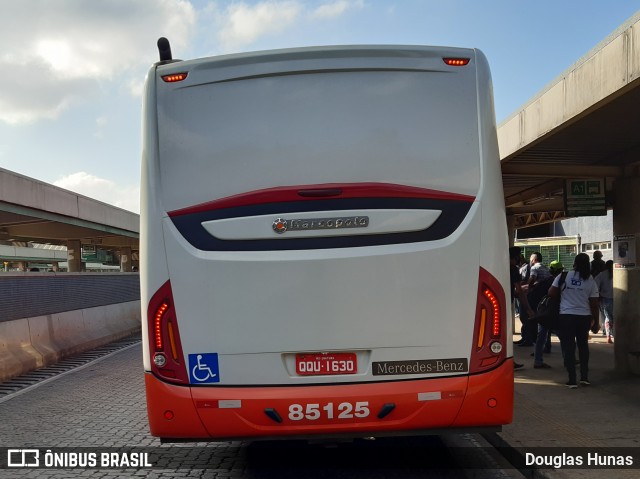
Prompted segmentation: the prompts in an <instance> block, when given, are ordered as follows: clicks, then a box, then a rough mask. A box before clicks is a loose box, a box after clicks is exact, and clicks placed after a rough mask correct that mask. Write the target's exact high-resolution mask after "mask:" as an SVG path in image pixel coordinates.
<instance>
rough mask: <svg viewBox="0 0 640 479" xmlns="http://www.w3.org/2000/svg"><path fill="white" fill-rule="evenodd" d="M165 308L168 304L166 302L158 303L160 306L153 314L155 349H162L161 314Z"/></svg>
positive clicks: (167, 307) (162, 314)
mask: <svg viewBox="0 0 640 479" xmlns="http://www.w3.org/2000/svg"><path fill="white" fill-rule="evenodd" d="M167 309H169V304H168V303H166V302H165V303H162V304H161V305H160V307H159V308H158V309H157V311H156V314H155V316H154V322H153V331H154V332H155V339H156V349H157V350H159V351H162V349H163V344H162V316H164V313H165V312H166V311H167Z"/></svg>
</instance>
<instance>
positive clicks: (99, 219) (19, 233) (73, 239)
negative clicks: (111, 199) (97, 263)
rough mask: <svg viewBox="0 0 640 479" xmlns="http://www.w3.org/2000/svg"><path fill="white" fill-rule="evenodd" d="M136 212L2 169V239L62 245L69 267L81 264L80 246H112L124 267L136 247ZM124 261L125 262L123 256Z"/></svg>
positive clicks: (128, 267)
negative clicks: (66, 252)
mask: <svg viewBox="0 0 640 479" xmlns="http://www.w3.org/2000/svg"><path fill="white" fill-rule="evenodd" d="M139 231H140V226H139V216H138V215H137V214H135V213H132V212H130V211H126V210H123V209H120V208H116V207H114V206H111V205H108V204H106V203H102V202H100V201H97V200H94V199H92V198H87V197H85V196H82V195H79V194H76V193H73V192H71V191H68V190H64V189H62V188H58V187H56V186H53V185H50V184H47V183H44V182H41V181H37V180H34V179H32V178H28V177H26V176H22V175H19V174H17V173H14V172H11V171H8V170H5V169H1V168H0V240H2V241H4V242H5V244H6V243H11V244H17V245H19V244H20V243H24V242H28V241H35V242H38V243H48V244H62V245H66V246H67V249H68V253H69V255H68V256H69V257H68V263H69V271H71V272H75V271H80V269H81V253H80V251H81V245H82V244H92V245H99V247H101V248H105V249H110V250H114V251H116V252H117V253H118V255H119V256H120V258H121V268H122V271H125V272H126V271H131V264H132V261H131V259H132V257H134V256H135V255H137V252H138V249H139V247H138V244H139V241H138V237H139ZM122 260H124V261H122Z"/></svg>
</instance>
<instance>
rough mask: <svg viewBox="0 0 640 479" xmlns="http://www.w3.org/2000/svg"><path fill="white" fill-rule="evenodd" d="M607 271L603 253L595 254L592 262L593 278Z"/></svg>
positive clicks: (597, 252) (597, 251) (595, 252)
mask: <svg viewBox="0 0 640 479" xmlns="http://www.w3.org/2000/svg"><path fill="white" fill-rule="evenodd" d="M604 269H605V262H604V261H603V260H602V251H600V250H596V251H594V252H593V261H592V262H591V276H593V277H594V278H595V277H596V276H598V275H599V274H600V273H601V272H602V271H604Z"/></svg>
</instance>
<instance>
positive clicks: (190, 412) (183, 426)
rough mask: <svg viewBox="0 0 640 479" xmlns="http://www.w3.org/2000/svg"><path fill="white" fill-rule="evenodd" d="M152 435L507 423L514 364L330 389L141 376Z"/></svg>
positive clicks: (324, 432)
mask: <svg viewBox="0 0 640 479" xmlns="http://www.w3.org/2000/svg"><path fill="white" fill-rule="evenodd" d="M145 384H146V390H147V410H148V414H149V425H150V429H151V434H153V435H154V436H157V437H162V438H167V439H186V438H189V439H223V440H227V439H234V438H264V437H301V436H302V437H308V436H336V437H337V436H345V435H346V436H353V437H358V436H366V435H376V434H377V433H379V434H380V435H383V434H390V433H402V432H403V431H406V432H407V433H408V434H409V433H411V431H417V430H421V431H422V430H442V429H449V428H455V429H467V428H468V429H470V430H471V429H474V428H477V427H483V426H485V427H495V426H501V425H503V424H508V423H510V422H511V420H512V414H513V361H512V360H511V359H509V360H507V361H506V362H505V363H504V364H502V365H501V366H500V367H499V368H496V369H494V370H492V371H489V372H487V373H483V374H479V375H474V376H460V377H449V378H435V379H419V380H414V381H397V382H382V383H370V384H349V385H344V384H340V385H329V386H317V385H314V386H296V387H290V386H278V387H219V386H217V387H183V386H176V385H172V384H167V383H164V382H162V381H160V380H158V379H157V378H156V377H155V376H153V375H152V374H151V373H147V374H145Z"/></svg>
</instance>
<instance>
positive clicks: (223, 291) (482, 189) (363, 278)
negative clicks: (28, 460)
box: [141, 46, 513, 439]
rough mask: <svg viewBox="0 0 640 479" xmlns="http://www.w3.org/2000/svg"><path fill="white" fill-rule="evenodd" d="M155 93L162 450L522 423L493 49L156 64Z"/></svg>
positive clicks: (152, 231)
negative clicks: (203, 442) (515, 415)
mask: <svg viewBox="0 0 640 479" xmlns="http://www.w3.org/2000/svg"><path fill="white" fill-rule="evenodd" d="M145 95H146V97H145V111H144V115H145V124H144V151H143V172H142V176H143V179H142V184H143V187H142V214H141V221H142V228H141V243H142V248H141V253H142V256H141V272H142V275H141V281H142V288H141V289H142V304H143V317H144V318H146V321H145V324H144V328H143V330H144V332H145V334H144V335H143V338H144V339H143V345H144V365H145V372H146V374H145V377H146V388H147V406H148V413H149V422H150V426H151V432H152V434H153V435H155V436H159V437H161V438H164V439H200V438H214V439H229V438H252V437H254V438H264V437H310V436H311V437H313V436H344V435H346V436H351V437H353V436H375V435H384V434H415V433H422V432H425V431H426V432H431V433H432V432H435V431H441V430H450V429H455V430H476V428H484V429H486V428H490V429H495V428H499V427H500V425H502V424H506V423H509V422H510V421H511V417H512V402H513V363H512V351H511V341H510V338H511V331H510V327H511V320H510V319H511V318H510V314H511V312H510V308H509V307H508V302H507V295H508V294H509V291H508V289H507V287H506V286H505V285H507V284H508V280H507V263H506V257H507V255H506V249H507V234H506V223H505V216H504V201H503V193H502V184H501V176H500V165H499V158H498V151H497V141H496V131H495V119H494V114H493V103H492V96H491V82H490V76H489V70H488V67H487V65H486V60H485V58H484V56H483V55H482V54H481V53H480V52H479V51H477V50H470V49H454V48H431V47H378V46H363V47H330V48H306V49H294V50H281V51H272V52H262V53H255V54H242V55H231V56H223V57H216V58H209V59H201V60H193V61H185V62H175V63H169V64H164V65H160V64H159V65H155V66H154V67H153V68H152V69H151V71H150V73H149V75H148V78H147V85H146V93H145Z"/></svg>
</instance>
